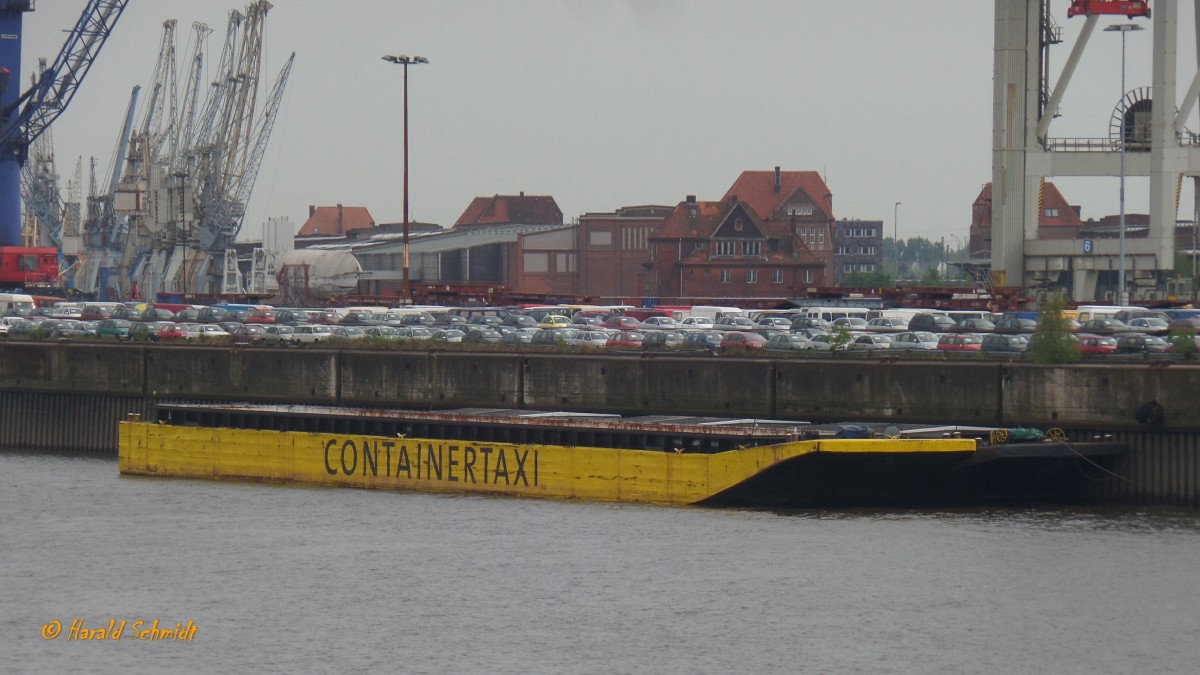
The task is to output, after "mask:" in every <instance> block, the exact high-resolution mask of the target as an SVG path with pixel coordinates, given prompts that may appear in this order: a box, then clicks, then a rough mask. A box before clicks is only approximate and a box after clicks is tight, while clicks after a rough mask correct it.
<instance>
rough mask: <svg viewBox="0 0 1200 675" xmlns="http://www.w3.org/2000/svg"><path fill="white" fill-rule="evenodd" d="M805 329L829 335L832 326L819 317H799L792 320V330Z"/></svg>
mask: <svg viewBox="0 0 1200 675" xmlns="http://www.w3.org/2000/svg"><path fill="white" fill-rule="evenodd" d="M805 328H815V329H817V330H820V331H823V332H826V333H828V332H829V329H830V328H832V326H830V325H829V322H828V321H826V320H825V319H822V318H821V317H819V316H798V317H796V318H794V319H792V330H803V329H805Z"/></svg>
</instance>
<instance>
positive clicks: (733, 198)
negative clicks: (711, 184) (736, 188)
mask: <svg viewBox="0 0 1200 675" xmlns="http://www.w3.org/2000/svg"><path fill="white" fill-rule="evenodd" d="M736 203H737V195H729V205H730V206H732V205H734V204H736Z"/></svg>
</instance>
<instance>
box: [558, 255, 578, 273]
mask: <svg viewBox="0 0 1200 675" xmlns="http://www.w3.org/2000/svg"><path fill="white" fill-rule="evenodd" d="M555 256H556V258H555V261H554V271H555V272H559V273H572V274H573V273H574V272H575V254H574V253H556V254H555Z"/></svg>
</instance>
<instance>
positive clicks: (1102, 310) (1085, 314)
mask: <svg viewBox="0 0 1200 675" xmlns="http://www.w3.org/2000/svg"><path fill="white" fill-rule="evenodd" d="M1140 309H1145V307H1119V306H1117V305H1080V306H1079V307H1077V308H1076V311H1077V312H1079V314H1078V315H1077V316H1076V319H1077V320H1078V321H1079V323H1087V322H1088V321H1091V320H1092V319H1115V318H1116V316H1117V312H1132V311H1137V310H1140Z"/></svg>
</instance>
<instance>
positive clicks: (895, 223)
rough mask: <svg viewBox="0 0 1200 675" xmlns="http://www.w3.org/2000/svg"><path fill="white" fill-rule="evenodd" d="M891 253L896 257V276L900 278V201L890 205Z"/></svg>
mask: <svg viewBox="0 0 1200 675" xmlns="http://www.w3.org/2000/svg"><path fill="white" fill-rule="evenodd" d="M892 255H893V257H894V258H895V259H896V278H897V279H899V278H900V202H896V203H895V204H893V205H892Z"/></svg>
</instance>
